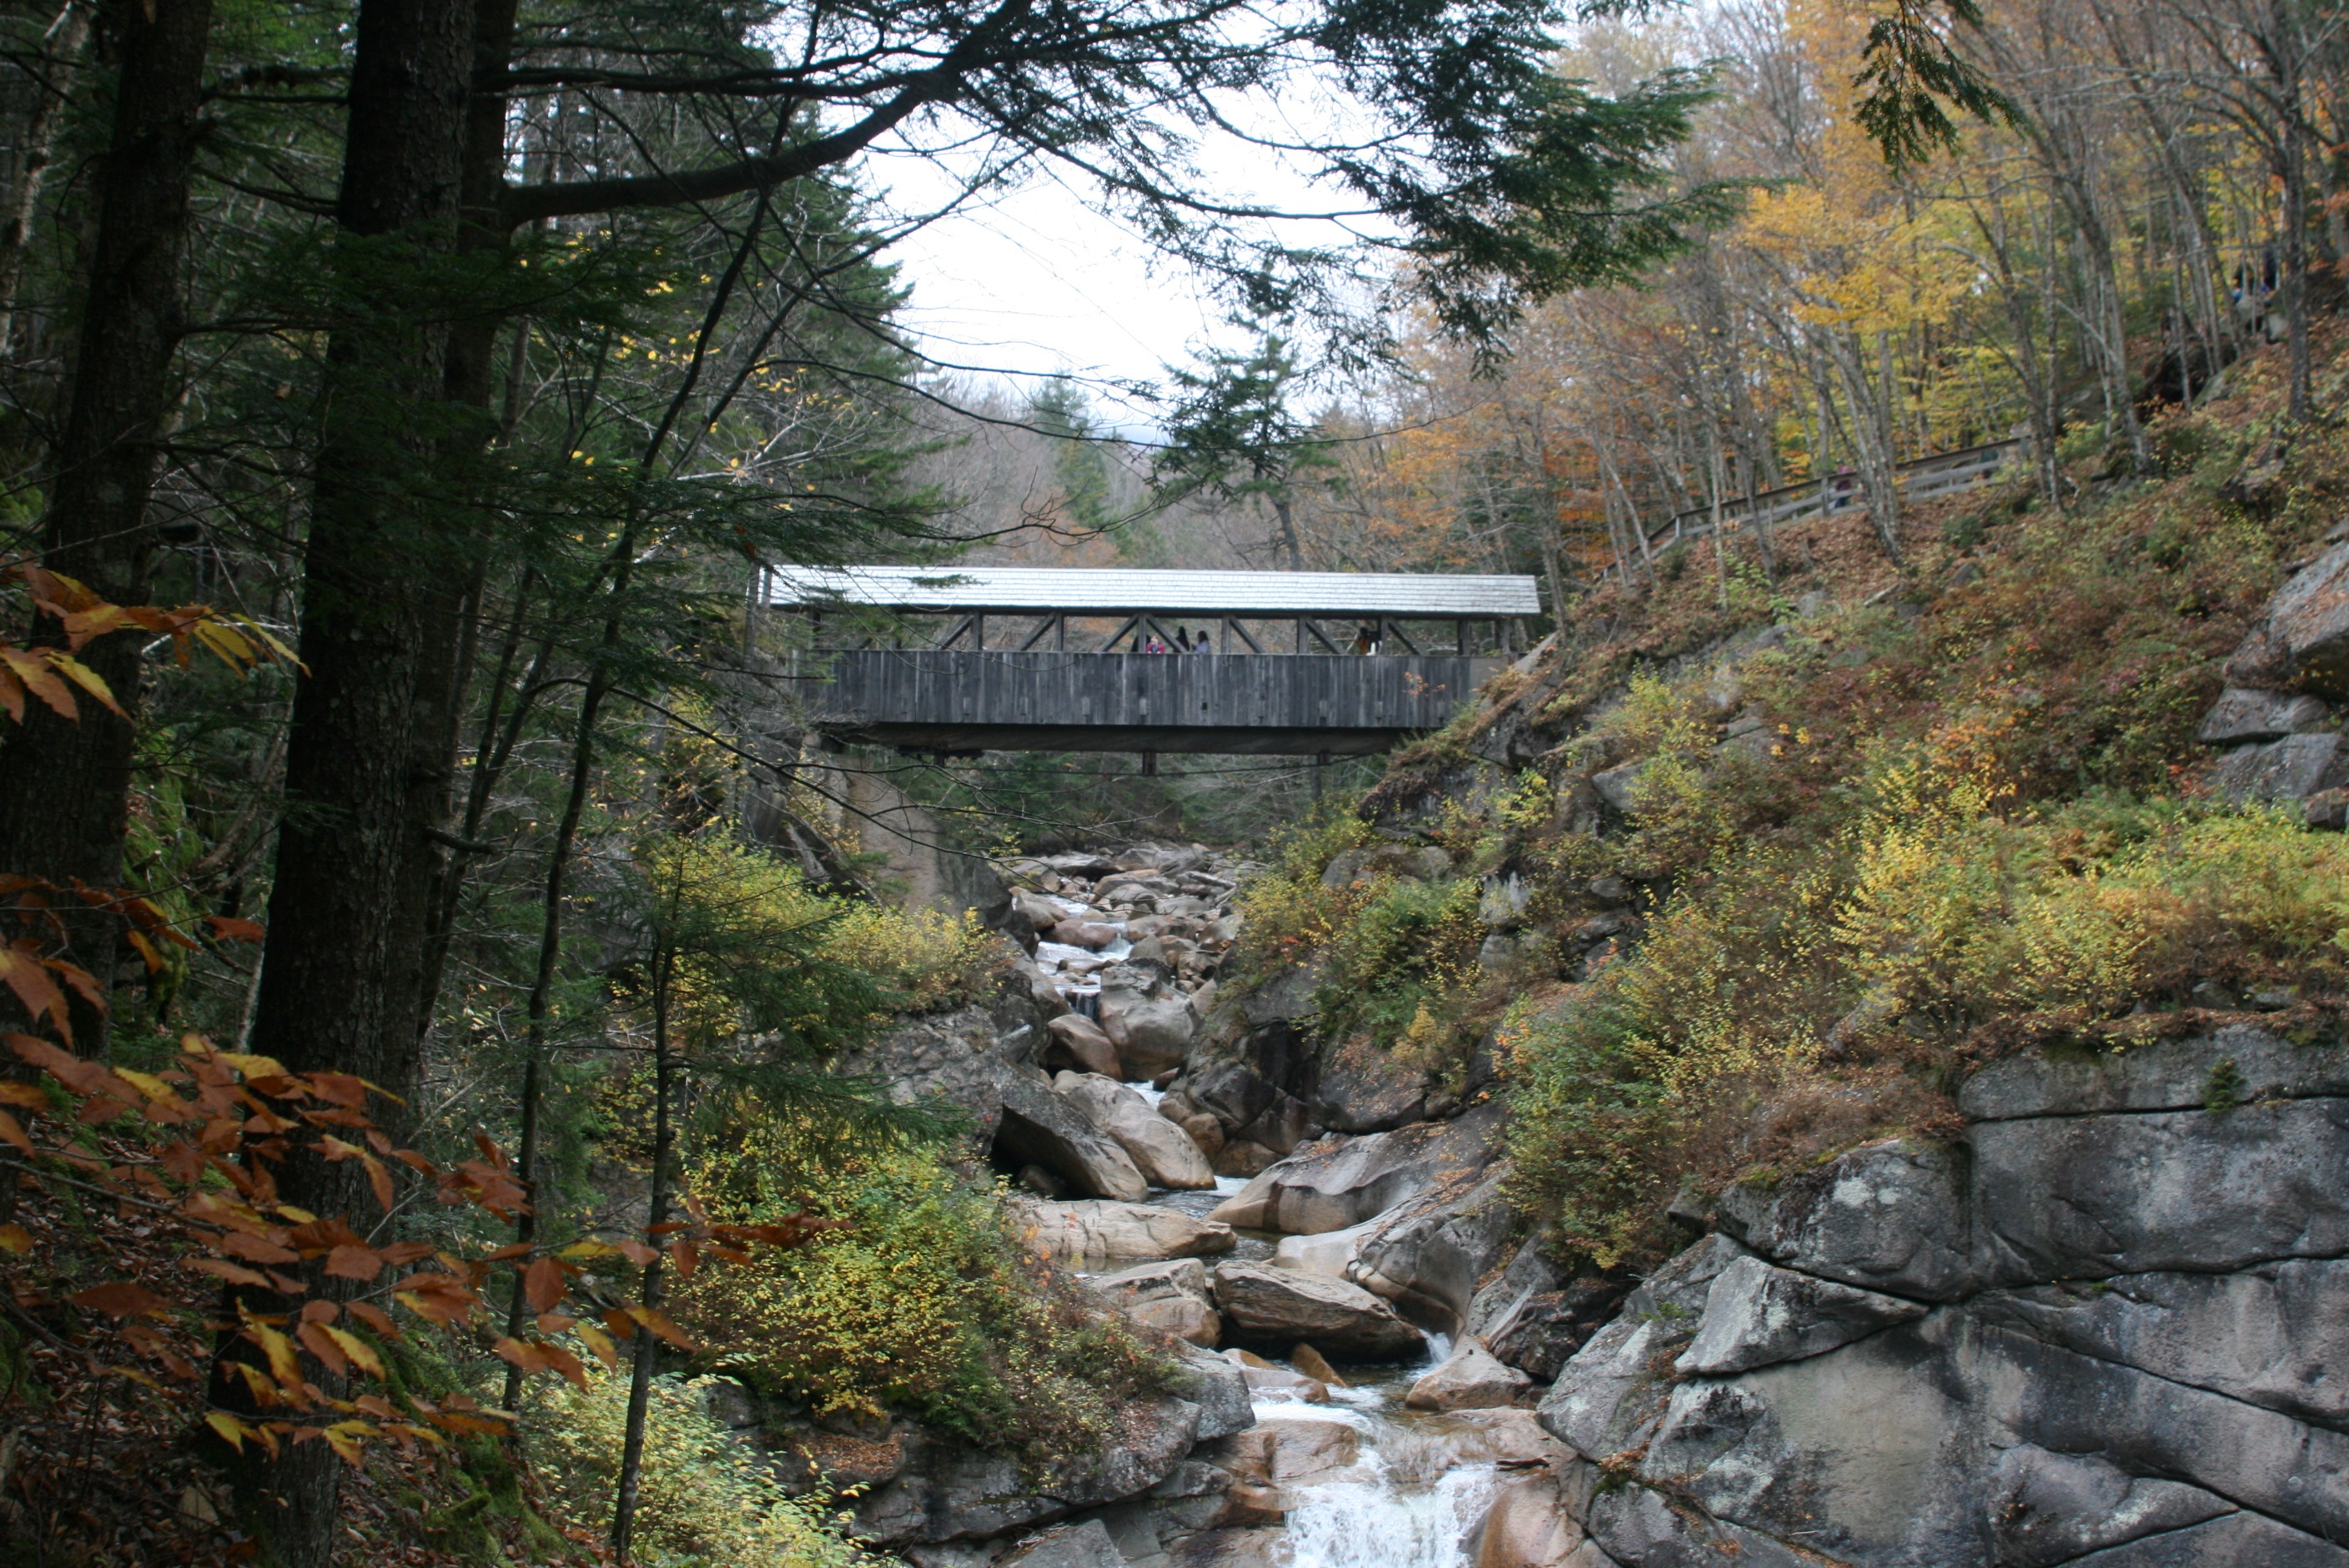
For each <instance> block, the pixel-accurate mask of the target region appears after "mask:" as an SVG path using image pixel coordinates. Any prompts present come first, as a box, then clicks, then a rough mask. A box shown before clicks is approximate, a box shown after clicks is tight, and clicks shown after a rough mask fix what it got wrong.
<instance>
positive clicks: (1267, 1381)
mask: <svg viewBox="0 0 2349 1568" xmlns="http://www.w3.org/2000/svg"><path fill="white" fill-rule="evenodd" d="M1224 1356H1225V1357H1226V1359H1227V1360H1228V1361H1229V1362H1230V1363H1231V1365H1232V1366H1234V1367H1237V1368H1238V1369H1239V1374H1240V1380H1241V1381H1242V1382H1244V1383H1246V1384H1247V1387H1249V1388H1250V1389H1251V1390H1253V1391H1254V1392H1257V1393H1262V1394H1278V1395H1282V1396H1285V1397H1287V1398H1292V1399H1302V1400H1304V1401H1305V1402H1306V1403H1307V1404H1309V1405H1326V1404H1328V1403H1329V1402H1330V1387H1329V1385H1328V1384H1326V1383H1324V1382H1323V1381H1322V1380H1321V1379H1320V1378H1319V1377H1313V1376H1311V1375H1309V1374H1308V1373H1304V1372H1293V1371H1291V1370H1289V1369H1288V1367H1280V1366H1276V1365H1275V1364H1274V1363H1272V1362H1270V1361H1267V1360H1266V1359H1265V1358H1264V1357H1261V1356H1258V1355H1256V1354H1255V1353H1253V1352H1251V1351H1247V1350H1239V1349H1232V1350H1226V1351H1225V1352H1224Z"/></svg>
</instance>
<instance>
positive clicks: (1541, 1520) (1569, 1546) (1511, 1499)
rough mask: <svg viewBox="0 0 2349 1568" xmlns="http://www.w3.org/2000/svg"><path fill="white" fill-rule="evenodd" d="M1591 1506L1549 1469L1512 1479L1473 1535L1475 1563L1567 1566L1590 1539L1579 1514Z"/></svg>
mask: <svg viewBox="0 0 2349 1568" xmlns="http://www.w3.org/2000/svg"><path fill="white" fill-rule="evenodd" d="M1574 1468H1575V1469H1577V1470H1581V1471H1584V1472H1586V1473H1587V1472H1588V1469H1589V1467H1588V1466H1576V1467H1574ZM1582 1490H1585V1491H1587V1490H1588V1483H1585V1484H1584V1486H1583V1488H1582ZM1586 1507H1588V1502H1587V1501H1583V1500H1580V1499H1578V1498H1577V1497H1575V1496H1574V1495H1573V1488H1572V1483H1566V1482H1561V1480H1560V1479H1559V1478H1558V1477H1557V1475H1555V1474H1553V1473H1551V1472H1550V1471H1549V1470H1539V1471H1537V1472H1536V1473H1534V1474H1532V1475H1529V1476H1527V1477H1526V1478H1525V1479H1524V1480H1519V1481H1516V1482H1513V1483H1512V1484H1511V1485H1509V1486H1508V1487H1506V1488H1505V1489H1504V1490H1503V1491H1502V1492H1501V1493H1500V1495H1499V1496H1497V1497H1495V1499H1494V1500H1493V1505H1492V1506H1491V1507H1490V1508H1488V1509H1487V1510H1485V1517H1484V1519H1483V1521H1482V1522H1479V1523H1478V1524H1477V1526H1476V1532H1475V1535H1474V1536H1473V1537H1471V1538H1470V1542H1469V1556H1468V1560H1469V1563H1471V1565H1472V1568H1566V1565H1567V1564H1568V1563H1572V1560H1573V1557H1574V1554H1575V1552H1576V1550H1577V1549H1578V1548H1579V1547H1581V1546H1583V1545H1584V1543H1585V1542H1586V1541H1587V1540H1588V1537H1587V1536H1585V1535H1584V1534H1583V1532H1582V1525H1581V1523H1580V1521H1579V1518H1578V1515H1579V1514H1580V1513H1581V1511H1582V1510H1583V1509H1584V1508H1586ZM1576 1568H1580V1565H1579V1564H1577V1565H1576Z"/></svg>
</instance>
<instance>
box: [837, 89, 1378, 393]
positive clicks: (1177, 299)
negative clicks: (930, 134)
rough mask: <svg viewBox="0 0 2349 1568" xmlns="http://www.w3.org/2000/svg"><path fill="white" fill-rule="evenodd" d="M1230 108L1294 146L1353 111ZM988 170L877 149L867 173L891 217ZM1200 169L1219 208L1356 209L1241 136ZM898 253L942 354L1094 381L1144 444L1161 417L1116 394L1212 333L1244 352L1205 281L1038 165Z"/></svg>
mask: <svg viewBox="0 0 2349 1568" xmlns="http://www.w3.org/2000/svg"><path fill="white" fill-rule="evenodd" d="M1300 104H1301V105H1303V106H1304V107H1303V108H1300ZM1225 107H1226V112H1227V113H1229V114H1231V115H1232V117H1233V119H1234V120H1235V121H1236V122H1237V123H1241V124H1244V125H1251V126H1253V127H1255V128H1256V129H1257V131H1258V132H1259V133H1260V134H1264V135H1267V136H1269V137H1275V138H1291V139H1293V138H1302V137H1305V136H1307V135H1309V134H1311V132H1310V131H1309V129H1308V128H1307V127H1305V126H1304V125H1302V124H1301V123H1300V122H1301V121H1304V120H1317V121H1319V122H1320V123H1319V130H1321V131H1322V132H1323V133H1328V131H1329V129H1330V123H1329V122H1330V117H1331V116H1333V115H1337V114H1340V113H1342V112H1343V111H1342V109H1341V108H1340V106H1338V105H1337V104H1335V103H1334V101H1333V100H1331V99H1330V98H1327V97H1324V96H1321V95H1317V94H1310V93H1308V94H1303V95H1298V94H1291V95H1289V96H1288V99H1287V100H1286V101H1285V102H1282V103H1278V104H1267V103H1265V102H1264V101H1262V100H1256V101H1254V102H1249V103H1230V104H1226V106H1225ZM977 162H978V157H977V154H976V153H975V152H967V153H959V154H958V153H947V154H943V155H942V154H941V153H940V152H938V151H937V150H936V149H935V148H926V147H922V146H919V145H907V144H905V143H902V142H901V143H896V144H894V145H889V146H885V147H883V148H881V149H877V150H876V151H875V153H874V156H872V157H870V158H869V159H868V160H867V163H866V167H867V170H868V173H869V175H870V176H871V178H872V180H873V181H874V184H875V185H876V186H877V187H878V189H879V191H881V193H882V196H883V200H884V201H885V205H886V206H887V207H889V208H891V209H893V210H895V211H897V212H899V213H915V212H926V211H937V210H939V209H940V208H942V207H945V206H947V205H948V204H949V203H951V202H952V201H954V199H955V197H956V195H957V193H958V192H959V191H960V189H961V185H962V181H963V180H964V179H965V178H966V177H967V176H968V173H969V171H970V170H971V169H972V168H974V167H975V166H976V164H977ZM1198 162H1199V165H1200V167H1201V169H1202V170H1203V171H1204V174H1205V178H1204V180H1203V181H1202V189H1204V190H1206V191H1211V192H1213V193H1214V195H1215V196H1216V198H1218V199H1219V200H1223V201H1230V202H1234V203H1236V204H1249V203H1257V204H1262V205H1265V206H1268V207H1272V208H1275V209H1277V210H1279V211H1288V212H1313V211H1326V210H1328V209H1329V208H1330V207H1331V206H1332V205H1344V204H1345V201H1344V199H1343V198H1340V197H1337V196H1334V195H1333V194H1332V193H1331V192H1330V191H1327V190H1325V189H1320V188H1317V187H1316V186H1315V184H1314V183H1313V182H1312V181H1311V180H1310V179H1309V178H1308V176H1307V173H1306V171H1305V170H1303V169H1301V168H1300V167H1299V166H1298V165H1297V164H1296V163H1295V162H1294V161H1292V160H1288V159H1286V158H1283V157H1281V156H1279V155H1277V154H1274V153H1272V152H1269V151H1267V150H1264V149H1262V148H1260V147H1256V146H1251V145H1249V144H1247V143H1244V142H1241V141H1239V140H1237V139H1233V138H1223V139H1217V140H1216V141H1211V142H1208V143H1206V144H1204V145H1203V146H1202V147H1201V148H1200V150H1199V152H1198ZM1277 228H1278V234H1279V237H1280V238H1281V239H1282V240H1283V241H1284V242H1288V243H1292V244H1307V245H1315V246H1328V245H1335V244H1339V243H1341V242H1344V241H1345V239H1346V238H1347V231H1346V229H1344V228H1342V227H1341V226H1340V225H1339V224H1336V223H1332V222H1284V223H1281V224H1279V225H1278V226H1277ZM890 255H891V258H892V259H893V260H895V262H897V263H898V264H899V266H900V268H901V271H900V273H899V276H900V279H901V281H903V282H904V283H905V284H908V285H910V286H911V288H912V290H913V299H912V302H911V304H910V305H909V307H908V308H907V309H906V311H905V313H904V315H902V316H901V317H900V319H901V320H902V321H903V322H904V323H905V325H907V326H909V327H911V328H912V329H913V330H914V331H916V333H918V334H919V335H921V338H922V343H923V346H924V348H925V350H926V352H927V353H928V354H929V355H930V356H932V357H933V358H935V359H936V360H939V361H942V362H945V363H947V364H949V365H958V366H968V367H970V369H971V370H972V371H973V372H974V373H975V374H978V375H982V376H989V375H991V376H994V377H1012V378H1015V379H1019V380H1020V381H1022V382H1023V383H1024V384H1026V385H1030V386H1032V385H1033V384H1034V381H1035V380H1036V379H1038V378H1041V377H1049V376H1053V375H1057V374H1066V375H1070V376H1072V377H1077V378H1079V379H1080V380H1082V381H1084V382H1085V383H1087V391H1088V395H1089V396H1090V397H1091V398H1092V402H1093V404H1094V406H1095V408H1096V411H1097V412H1098V414H1099V415H1100V416H1101V418H1102V420H1103V422H1104V423H1111V424H1114V425H1116V426H1117V427H1118V428H1122V429H1124V430H1125V431H1127V432H1128V433H1129V434H1142V433H1143V432H1146V431H1147V430H1148V429H1149V428H1151V427H1152V425H1153V424H1154V412H1153V410H1152V409H1151V408H1150V407H1148V406H1147V405H1146V404H1143V403H1138V402H1134V401H1133V400H1129V399H1124V398H1122V397H1120V395H1119V393H1118V391H1117V390H1116V385H1115V384H1118V383H1124V382H1136V381H1139V382H1153V383H1163V382H1164V379H1165V376H1166V366H1169V365H1180V364H1187V363H1189V362H1190V361H1191V360H1192V359H1193V357H1194V356H1195V354H1196V352H1197V350H1198V349H1199V347H1200V346H1202V345H1203V344H1205V343H1206V342H1207V341H1209V340H1210V339H1211V338H1213V339H1215V340H1217V341H1219V342H1221V343H1222V344H1224V345H1226V346H1236V345H1237V334H1236V333H1235V332H1234V331H1233V330H1232V328H1230V326H1229V325H1226V323H1225V321H1224V319H1223V312H1222V310H1221V308H1220V307H1219V306H1218V305H1217V304H1216V302H1215V301H1214V300H1213V299H1212V298H1210V297H1209V296H1208V295H1207V294H1206V291H1205V290H1204V289H1203V288H1202V286H1201V284H1200V281H1199V280H1198V279H1196V278H1195V277H1194V276H1192V275H1191V274H1190V273H1188V272H1187V271H1185V269H1183V268H1182V267H1180V266H1178V265H1176V264H1174V263H1169V262H1166V261H1164V260H1163V259H1161V258H1159V257H1157V256H1155V255H1154V253H1152V250H1151V247H1150V246H1149V245H1148V244H1146V243H1145V242H1143V241H1141V240H1139V239H1137V238H1136V237H1135V236H1134V235H1133V234H1132V233H1130V232H1127V230H1126V229H1125V228H1124V227H1123V225H1121V224H1120V223H1118V222H1115V221H1113V220H1112V219H1110V218H1107V217H1104V216H1102V215H1101V214H1100V213H1098V212H1096V211H1093V207H1092V202H1091V201H1089V198H1088V193H1087V192H1085V191H1082V190H1081V189H1079V188H1076V187H1074V186H1072V185H1071V184H1069V183H1066V182H1063V181H1061V180H1060V179H1058V178H1057V177H1056V176H1055V175H1054V173H1053V172H1052V171H1051V170H1030V171H1029V173H1028V175H1027V177H1026V178H1025V179H1023V180H1021V181H1019V182H1018V183H1017V185H1016V186H1015V187H1014V188H1012V189H1010V190H1009V191H1003V192H999V193H997V194H994V195H992V196H991V197H990V198H989V199H988V200H987V201H983V202H975V203H971V204H968V205H966V206H963V207H961V208H959V209H957V210H956V211H951V212H949V213H948V214H947V216H945V217H943V218H941V219H938V220H937V221H936V222H932V223H930V224H929V225H928V226H926V227H925V228H923V229H921V230H920V231H918V232H916V233H915V234H913V235H912V236H911V237H910V238H908V239H907V240H905V241H904V242H902V243H900V244H899V245H897V246H896V247H895V248H894V249H893V250H892V251H891V253H890Z"/></svg>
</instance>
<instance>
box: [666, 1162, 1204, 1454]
mask: <svg viewBox="0 0 2349 1568" xmlns="http://www.w3.org/2000/svg"><path fill="white" fill-rule="evenodd" d="M697 1190H698V1191H700V1192H702V1193H703V1194H704V1196H705V1199H706V1201H708V1202H709V1203H710V1205H711V1207H712V1208H713V1210H718V1211H722V1212H724V1213H725V1214H726V1215H727V1217H729V1218H731V1219H736V1220H750V1221H759V1220H772V1219H775V1218H778V1217H780V1216H781V1215H784V1214H788V1213H793V1212H812V1213H815V1214H817V1215H819V1216H821V1217H823V1218H827V1219H833V1220H838V1221H841V1222H843V1225H842V1228H840V1229H838V1230H834V1231H831V1232H827V1233H823V1234H822V1235H820V1236H819V1237H818V1238H817V1239H816V1240H815V1241H814V1242H812V1243H810V1244H809V1245H807V1246H805V1247H802V1248H801V1249H799V1250H797V1251H792V1252H785V1253H761V1254H757V1255H754V1257H753V1259H752V1261H751V1262H750V1263H748V1264H737V1265H735V1266H733V1267H730V1268H727V1269H723V1270H716V1271H710V1272H708V1273H705V1274H701V1275H699V1276H698V1277H697V1278H696V1279H695V1280H694V1281H693V1282H692V1284H690V1286H689V1287H688V1290H687V1292H686V1294H685V1300H684V1304H683V1305H682V1307H681V1311H682V1312H683V1313H684V1315H685V1316H686V1319H687V1320H688V1322H690V1323H692V1324H694V1325H696V1326H698V1327H700V1328H702V1329H703V1330H705V1331H706V1334H707V1336H708V1337H709V1340H710V1341H711V1343H713V1344H715V1345H719V1346H722V1347H723V1348H722V1349H721V1351H720V1352H719V1365H720V1366H721V1367H723V1368H724V1369H726V1370H728V1371H730V1372H732V1373H734V1374H735V1375H737V1376H740V1377H742V1378H744V1379H745V1380H746V1381H748V1382H750V1383H751V1384H753V1385H755V1386H757V1387H761V1388H763V1389H765V1390H767V1391H768V1392H770V1393H773V1394H778V1395H781V1396H783V1397H785V1398H790V1399H792V1400H793V1401H796V1402H800V1403H803V1404H804V1405H806V1406H807V1407H808V1408H809V1409H810V1410H811V1411H812V1412H813V1413H815V1414H819V1415H823V1414H829V1413H834V1412H843V1411H853V1412H860V1413H864V1414H867V1415H881V1414H885V1413H902V1414H905V1415H910V1416H913V1417H915V1418H918V1419H920V1420H921V1421H923V1422H924V1423H926V1425H928V1426H930V1427H933V1428H935V1429H938V1430H941V1431H944V1432H947V1433H950V1434H952V1435H953V1436H955V1437H957V1438H958V1439H962V1440H963V1441H966V1442H968V1443H972V1444H975V1445H977V1446H979V1447H982V1448H994V1449H1009V1450H1012V1451H1016V1452H1020V1453H1023V1454H1025V1455H1027V1456H1028V1457H1030V1458H1037V1459H1041V1458H1046V1457H1050V1456H1055V1455H1061V1456H1064V1455H1066V1454H1069V1453H1072V1452H1077V1451H1081V1450H1083V1449H1088V1448H1091V1447H1095V1446H1097V1445H1098V1444H1099V1442H1100V1440H1101V1439H1102V1437H1103V1436H1105V1435H1106V1434H1107V1433H1108V1432H1109V1431H1110V1430H1111V1429H1112V1426H1113V1423H1114V1421H1115V1419H1116V1412H1117V1408H1118V1407H1119V1405H1120V1404H1121V1403H1123V1402H1124V1401H1126V1400H1129V1399H1132V1398H1140V1397H1143V1396H1145V1395H1146V1394H1147V1393H1149V1392H1150V1391H1153V1390H1154V1389H1156V1388H1157V1387H1160V1386H1161V1385H1162V1384H1163V1381H1164V1378H1165V1377H1167V1376H1168V1375H1169V1374H1170V1373H1171V1371H1172V1367H1171V1364H1169V1363H1168V1362H1166V1361H1165V1360H1164V1357H1160V1356H1159V1355H1158V1354H1157V1353H1156V1352H1154V1351H1153V1350H1151V1349H1150V1348H1148V1347H1147V1346H1144V1345H1143V1344H1142V1343H1141V1342H1140V1341H1139V1340H1137V1339H1136V1338H1134V1336H1133V1335H1132V1334H1130V1333H1128V1332H1127V1331H1126V1330H1125V1328H1124V1326H1123V1320H1121V1319H1116V1318H1112V1317H1106V1316H1103V1315H1102V1313H1101V1311H1100V1308H1099V1304H1098V1303H1095V1302H1091V1301H1089V1300H1087V1299H1085V1298H1083V1297H1082V1296H1081V1295H1080V1294H1078V1293H1077V1292H1076V1291H1075V1289H1074V1287H1071V1286H1069V1285H1068V1284H1064V1283H1062V1282H1061V1281H1060V1280H1058V1279H1057V1278H1056V1277H1055V1276H1054V1275H1053V1274H1051V1272H1050V1270H1049V1269H1046V1268H1045V1267H1043V1266H1042V1264H1040V1261H1039V1260H1038V1259H1036V1258H1035V1257H1033V1256H1032V1255H1030V1253H1027V1251H1026V1250H1025V1249H1024V1248H1023V1247H1022V1245H1021V1244H1020V1241H1019V1237H1018V1236H1017V1235H1016V1234H1015V1233H1014V1232H1013V1230H1012V1227H1011V1223H1010V1221H1009V1217H1008V1216H1007V1214H1006V1212H1005V1211H1004V1208H1003V1204H1002V1202H1001V1199H1000V1197H999V1194H998V1193H997V1192H996V1191H995V1190H994V1189H993V1188H992V1187H990V1186H986V1185H981V1184H978V1183H976V1182H974V1181H972V1180H971V1179H970V1178H968V1177H965V1176H962V1175H960V1174H958V1173H957V1172H956V1171H954V1170H953V1169H952V1168H951V1167H950V1166H949V1165H947V1163H946V1161H945V1159H944V1157H943V1156H942V1155H941V1154H940V1153H939V1152H938V1151H937V1150H932V1149H911V1150H890V1151H883V1152H879V1153H862V1152H858V1151H856V1150H853V1149H844V1148H843V1147H841V1146H840V1145H839V1144H838V1143H837V1142H834V1141H832V1140H828V1139H826V1138H824V1137H823V1136H822V1135H821V1134H815V1135H812V1136H811V1135H809V1131H808V1130H804V1129H801V1128H797V1127H793V1126H790V1125H787V1124H784V1123H782V1122H780V1121H778V1120H776V1119H771V1118H767V1119H760V1120H758V1121H756V1122H754V1123H753V1124H752V1125H750V1126H749V1127H747V1128H745V1129H743V1130H741V1131H740V1136H739V1137H737V1138H736V1139H734V1140H732V1142H731V1147H730V1150H729V1152H728V1153H727V1154H726V1155H725V1156H724V1157H722V1158H721V1159H718V1160H714V1161H711V1162H710V1164H709V1168H708V1169H707V1170H705V1171H703V1172H702V1174H701V1176H700V1179H699V1181H698V1183H697Z"/></svg>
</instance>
